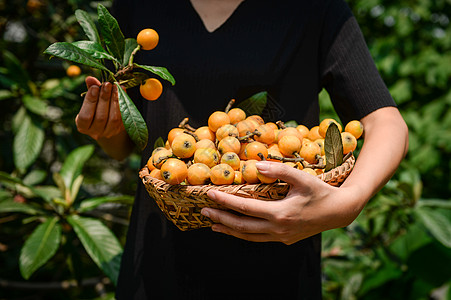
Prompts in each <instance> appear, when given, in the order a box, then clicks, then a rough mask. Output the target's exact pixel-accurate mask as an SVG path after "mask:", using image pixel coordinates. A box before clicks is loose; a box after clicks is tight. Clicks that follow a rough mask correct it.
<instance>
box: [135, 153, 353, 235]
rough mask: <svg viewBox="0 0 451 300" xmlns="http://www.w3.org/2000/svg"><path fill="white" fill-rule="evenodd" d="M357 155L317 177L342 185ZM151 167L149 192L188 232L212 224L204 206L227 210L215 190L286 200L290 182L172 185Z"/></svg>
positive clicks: (144, 174) (145, 173) (145, 176)
mask: <svg viewBox="0 0 451 300" xmlns="http://www.w3.org/2000/svg"><path fill="white" fill-rule="evenodd" d="M354 163H355V158H354V156H353V155H351V156H350V157H349V158H348V159H347V160H346V161H344V162H343V164H342V165H340V166H338V167H336V168H335V169H332V170H330V171H328V172H325V173H323V174H321V175H318V176H317V177H318V178H319V179H320V180H322V181H324V182H326V183H328V184H330V185H333V186H339V185H340V184H341V183H342V182H343V181H344V180H345V179H346V178H347V177H348V175H349V174H350V173H351V171H352V169H353V167H354ZM149 173H150V172H149V169H148V168H147V166H145V167H144V168H142V169H141V170H140V172H139V176H140V178H141V179H142V182H143V184H144V186H145V187H146V190H147V192H148V193H149V195H150V196H151V197H152V198H153V199H155V202H156V203H157V205H158V207H159V208H160V209H161V211H162V212H163V213H164V215H165V216H166V218H168V220H170V221H171V222H172V223H174V225H175V226H177V227H178V228H179V229H180V230H182V231H186V230H191V229H198V228H201V227H210V226H211V225H212V224H213V223H212V221H211V220H210V219H209V218H207V217H205V216H203V215H202V214H201V213H200V211H201V209H202V208H204V207H211V208H219V209H224V207H222V206H220V205H218V204H217V203H216V202H214V201H213V200H211V199H210V198H209V197H208V196H207V192H208V191H209V190H211V189H215V190H219V191H223V192H226V193H229V194H233V195H236V196H240V197H244V198H254V199H259V200H268V201H269V200H280V199H283V198H284V197H285V196H286V195H287V193H288V191H289V190H290V185H289V184H287V183H284V182H280V183H277V182H276V183H272V184H263V183H262V184H242V185H220V186H218V185H193V186H191V185H170V184H168V183H166V182H164V181H162V180H159V179H156V178H153V177H151V176H150V175H149Z"/></svg>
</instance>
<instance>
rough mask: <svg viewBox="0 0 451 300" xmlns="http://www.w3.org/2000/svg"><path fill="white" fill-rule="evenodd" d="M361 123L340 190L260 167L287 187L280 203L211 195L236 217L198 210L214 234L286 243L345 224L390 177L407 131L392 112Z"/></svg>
mask: <svg viewBox="0 0 451 300" xmlns="http://www.w3.org/2000/svg"><path fill="white" fill-rule="evenodd" d="M361 122H362V124H363V126H364V128H365V132H364V134H365V138H364V143H363V146H362V149H361V151H360V153H359V157H358V159H357V161H356V164H355V166H354V169H353V171H352V172H351V174H350V175H349V176H348V178H347V179H346V181H345V182H344V183H343V184H342V185H341V186H340V187H339V188H337V187H332V186H330V185H328V184H326V183H324V182H322V181H321V180H319V179H318V178H315V177H314V176H311V175H309V174H306V173H304V172H303V171H299V170H296V169H294V168H291V167H289V166H287V165H285V164H281V163H275V162H259V163H258V164H257V168H258V169H259V171H260V172H261V173H262V174H263V175H266V176H269V177H276V178H279V179H281V180H283V181H285V182H287V183H289V184H290V185H291V189H290V192H289V193H288V195H287V196H286V197H285V198H284V199H281V200H277V201H262V200H257V199H248V198H241V197H237V196H233V195H229V194H226V193H222V192H219V191H213V190H210V191H209V192H208V195H209V196H210V197H211V198H212V199H213V200H215V201H216V202H218V203H219V204H221V205H223V206H225V207H227V208H229V209H231V210H233V211H236V212H238V213H240V214H239V215H237V214H233V213H231V212H228V211H222V210H218V209H211V208H204V209H202V214H204V215H205V216H207V217H210V218H211V219H212V220H213V222H215V223H217V224H214V225H213V226H212V229H213V230H214V231H219V232H223V233H226V234H230V235H233V236H236V237H238V238H242V239H245V240H249V241H261V242H263V241H281V242H283V243H285V244H292V243H294V242H297V241H299V240H302V239H304V238H307V237H309V236H312V235H315V234H317V233H320V232H322V231H325V230H329V229H334V228H340V227H344V226H347V225H349V224H350V223H352V222H353V221H354V219H355V218H357V216H358V215H359V213H360V212H361V211H362V209H363V208H364V206H365V205H366V203H367V202H368V200H369V199H370V198H371V197H372V196H373V195H374V194H375V193H376V192H377V191H378V190H379V189H381V188H382V187H383V186H384V185H385V183H386V182H387V181H388V180H389V179H390V177H391V176H392V175H393V174H394V172H395V171H396V169H397V168H398V166H399V164H400V162H401V160H402V159H403V158H404V156H405V155H406V153H407V148H408V129H407V126H406V124H405V122H404V120H403V119H402V117H401V114H400V113H399V111H398V110H397V109H396V108H395V107H385V108H381V109H378V110H376V111H374V112H372V113H370V114H368V115H367V116H366V117H364V118H363V119H362V120H361Z"/></svg>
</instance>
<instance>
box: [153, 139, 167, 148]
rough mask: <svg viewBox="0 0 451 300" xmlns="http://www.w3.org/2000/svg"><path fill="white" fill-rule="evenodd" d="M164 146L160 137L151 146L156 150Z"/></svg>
mask: <svg viewBox="0 0 451 300" xmlns="http://www.w3.org/2000/svg"><path fill="white" fill-rule="evenodd" d="M164 146H165V142H164V140H163V138H162V137H161V136H160V137H158V139H156V140H155V143H154V144H153V148H154V149H157V148H158V147H164Z"/></svg>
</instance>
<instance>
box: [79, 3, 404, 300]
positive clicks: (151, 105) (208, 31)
mask: <svg viewBox="0 0 451 300" xmlns="http://www.w3.org/2000/svg"><path fill="white" fill-rule="evenodd" d="M114 13H115V15H116V17H117V18H118V20H119V23H120V25H121V28H122V29H123V31H124V33H125V36H128V37H130V36H136V35H137V33H138V32H139V31H140V30H141V29H144V28H154V29H155V30H156V31H157V32H158V33H159V35H160V42H159V45H158V46H157V48H155V49H154V50H152V51H147V52H145V51H140V55H139V57H137V58H136V60H137V61H140V62H142V63H143V64H150V65H158V66H165V67H167V68H168V69H169V71H170V72H171V73H172V74H173V75H174V77H175V79H176V81H177V83H176V85H175V86H173V87H171V86H169V85H165V91H164V93H163V95H162V96H161V97H160V99H159V100H157V101H154V102H148V101H145V100H142V98H141V97H140V96H139V95H138V94H137V93H136V91H135V92H134V91H133V90H130V91H129V93H130V95H131V97H132V98H133V99H134V100H135V101H136V103H137V105H138V107H139V109H140V110H141V112H142V114H143V116H144V118H145V119H146V121H147V124H148V127H149V129H150V133H149V134H150V138H149V140H150V141H154V140H155V139H156V138H158V137H159V136H163V137H164V136H165V135H166V134H167V132H168V131H169V130H170V129H171V128H173V127H175V126H177V124H178V123H179V122H180V120H181V119H183V118H184V117H189V118H190V124H191V125H193V126H201V125H205V124H206V123H207V118H208V116H209V114H211V113H212V112H213V111H215V110H223V109H224V107H225V106H226V104H227V102H228V101H229V99H231V98H235V99H237V102H240V101H242V100H244V99H246V98H247V97H249V96H251V95H253V94H255V93H257V92H260V91H267V92H268V93H269V94H270V95H271V99H274V100H273V101H270V102H269V103H268V106H267V107H266V109H265V113H264V115H263V116H264V118H266V121H276V120H279V119H281V120H296V121H298V123H301V124H304V125H306V126H309V127H311V126H314V125H317V124H318V123H319V107H318V93H319V92H320V91H321V90H322V88H326V89H327V91H328V92H329V94H330V96H331V99H332V101H333V103H334V106H335V109H336V111H337V113H338V114H339V116H340V118H341V121H342V122H343V123H346V122H348V121H350V120H352V119H359V120H360V121H361V122H362V123H363V125H364V128H365V136H364V144H363V147H362V149H361V152H360V154H359V157H358V160H357V162H356V165H355V168H354V170H353V172H352V173H351V175H350V176H349V177H348V178H347V180H346V181H345V182H344V183H343V185H342V186H341V187H339V188H337V187H332V186H329V185H327V184H325V183H324V182H322V181H320V180H317V179H316V178H314V177H312V176H309V175H308V174H305V173H303V172H300V171H298V170H295V169H293V168H289V167H288V166H286V165H284V164H277V163H271V162H261V163H259V164H258V169H259V171H260V172H261V173H263V174H264V175H267V176H270V177H277V178H280V179H282V180H284V181H286V182H288V183H289V184H291V186H292V188H291V190H290V192H289V194H288V195H287V197H286V198H284V199H282V200H280V201H271V202H264V201H259V200H255V199H244V198H240V197H236V196H231V195H228V194H224V193H221V192H214V191H210V192H209V194H208V195H209V196H210V197H211V198H212V199H214V201H217V202H218V203H220V204H222V205H224V206H225V207H227V208H230V209H231V210H233V211H236V212H238V213H239V214H233V213H230V212H226V211H221V210H215V209H203V210H202V213H203V214H204V215H206V216H208V217H210V218H211V219H212V220H213V221H214V222H215V223H216V224H215V225H213V226H212V228H211V229H209V228H208V229H199V230H193V231H189V232H181V231H179V230H178V229H177V228H175V227H174V226H173V225H172V224H170V223H168V221H166V220H165V219H164V217H163V216H162V214H161V212H160V211H159V209H158V208H157V206H156V205H155V204H154V202H153V200H152V199H150V198H149V196H148V195H147V193H146V191H145V189H144V188H143V186H142V184H139V185H138V191H137V196H136V201H135V204H134V207H133V213H132V216H131V222H130V227H129V232H128V236H127V242H126V246H125V250H124V255H123V259H122V265H121V273H120V276H119V282H118V288H117V298H118V299H241V298H243V299H244V298H246V299H254V298H258V299H320V298H321V270H320V252H321V235H320V233H321V232H323V231H325V230H329V229H333V228H340V227H344V226H347V225H349V224H350V223H352V222H353V220H354V219H355V218H356V217H357V216H358V214H359V213H360V212H361V210H362V209H363V207H364V206H365V204H366V203H367V201H368V200H369V199H370V198H371V197H372V196H373V195H374V194H375V193H376V192H377V191H378V190H379V189H380V188H381V187H382V186H383V185H384V184H385V183H386V182H387V181H388V180H389V178H390V177H391V176H392V174H393V173H394V172H395V170H396V168H397V166H398V165H399V163H400V161H401V160H402V158H403V157H404V155H405V153H406V151H407V141H408V138H407V132H408V131H407V127H406V125H405V123H404V121H403V119H402V117H401V115H400V113H399V111H398V110H397V108H396V106H395V103H394V101H393V99H392V98H391V96H390V94H389V93H388V90H387V88H386V86H385V85H384V83H383V81H382V80H381V78H380V76H379V74H378V72H377V69H376V67H375V65H374V62H373V60H372V59H371V56H370V54H369V51H368V49H367V46H366V44H365V41H364V38H363V36H362V34H361V32H360V29H359V27H358V24H357V22H356V20H355V18H354V17H353V15H352V13H351V11H350V9H349V7H348V6H347V5H346V4H345V3H344V2H343V0H319V1H300V0H291V1H284V2H283V4H282V2H276V1H269V0H268V1H262V0H260V1H257V0H246V1H240V0H228V1H220V0H215V1H212V0H191V1H188V0H185V1H180V0H164V1H137V0H134V1H125V0H117V1H116V2H115V5H114ZM86 83H87V86H88V93H87V95H86V97H85V100H84V103H83V106H82V108H81V110H80V113H79V115H78V116H77V120H76V123H77V126H78V129H79V131H80V132H82V133H85V134H88V135H90V136H91V137H93V138H94V139H95V140H96V141H97V142H98V143H99V145H100V146H101V147H102V148H103V149H104V150H105V151H106V152H107V153H108V154H109V155H111V156H112V157H113V158H116V159H123V158H124V157H126V156H127V155H128V154H129V153H130V151H131V150H132V149H133V145H132V143H131V142H130V139H129V138H128V136H127V134H126V133H125V130H124V127H123V124H122V122H121V120H120V113H119V109H118V102H117V91H116V88H115V87H113V86H112V85H111V84H109V83H105V84H101V83H100V82H99V81H98V80H97V79H95V78H92V77H89V78H87V80H86ZM150 144H152V143H150ZM151 151H152V148H151V146H148V147H147V148H146V149H145V150H144V151H143V156H142V159H143V161H142V164H143V165H144V163H145V161H146V160H147V159H148V157H149V156H150V152H151ZM381 161H383V162H384V163H383V164H381V163H380V162H381ZM256 242H259V243H256Z"/></svg>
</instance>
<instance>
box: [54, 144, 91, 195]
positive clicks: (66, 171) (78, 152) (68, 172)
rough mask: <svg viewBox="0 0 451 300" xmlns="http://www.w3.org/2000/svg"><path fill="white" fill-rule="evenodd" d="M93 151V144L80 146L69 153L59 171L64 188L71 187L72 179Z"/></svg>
mask: <svg viewBox="0 0 451 300" xmlns="http://www.w3.org/2000/svg"><path fill="white" fill-rule="evenodd" d="M93 153H94V146H93V145H85V146H81V147H78V148H76V149H74V150H73V151H72V152H71V153H69V155H68V156H67V158H66V160H65V161H64V164H63V166H62V167H61V171H60V174H61V177H63V179H64V184H65V187H66V188H68V189H69V190H70V189H72V184H73V182H74V180H75V179H76V178H77V177H78V176H79V175H80V174H81V171H82V169H83V166H84V164H85V163H86V161H87V160H88V159H89V158H90V157H91V155H92V154H93Z"/></svg>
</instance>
